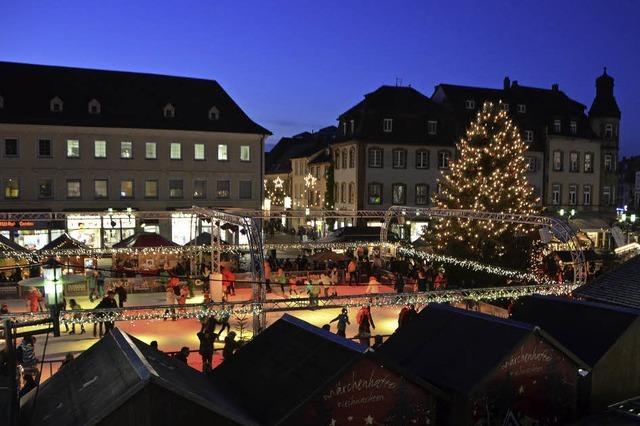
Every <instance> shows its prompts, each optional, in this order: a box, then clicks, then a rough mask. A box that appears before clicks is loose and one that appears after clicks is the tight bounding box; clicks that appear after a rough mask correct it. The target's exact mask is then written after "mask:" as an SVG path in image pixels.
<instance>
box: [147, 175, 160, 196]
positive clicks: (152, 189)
mask: <svg viewBox="0 0 640 426" xmlns="http://www.w3.org/2000/svg"><path fill="white" fill-rule="evenodd" d="M144 198H158V181H157V180H155V179H150V180H145V181H144Z"/></svg>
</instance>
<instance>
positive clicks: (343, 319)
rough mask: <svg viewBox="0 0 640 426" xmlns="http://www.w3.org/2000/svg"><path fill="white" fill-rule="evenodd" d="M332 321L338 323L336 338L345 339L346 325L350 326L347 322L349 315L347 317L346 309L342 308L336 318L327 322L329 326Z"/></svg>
mask: <svg viewBox="0 0 640 426" xmlns="http://www.w3.org/2000/svg"><path fill="white" fill-rule="evenodd" d="M334 321H338V329H337V330H336V334H337V335H338V336H342V337H347V333H346V332H347V325H350V324H351V323H350V322H349V315H348V311H347V308H342V311H341V312H340V314H338V316H337V317H335V318H334V319H332V320H331V321H329V324H331V323H332V322H334Z"/></svg>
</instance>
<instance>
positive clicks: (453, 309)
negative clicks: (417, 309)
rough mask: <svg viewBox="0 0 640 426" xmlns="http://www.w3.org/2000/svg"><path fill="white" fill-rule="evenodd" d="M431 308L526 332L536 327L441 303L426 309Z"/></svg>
mask: <svg viewBox="0 0 640 426" xmlns="http://www.w3.org/2000/svg"><path fill="white" fill-rule="evenodd" d="M433 308H436V309H439V310H442V311H448V312H455V313H457V314H460V315H465V316H468V317H473V318H476V319H480V320H485V321H488V322H493V323H498V324H502V325H506V326H509V327H513V328H520V329H523V330H527V331H534V330H535V328H536V326H535V325H533V324H529V323H526V322H522V321H517V320H514V319H511V318H501V317H497V316H494V315H490V314H485V313H483V312H477V311H470V310H467V309H463V308H457V307H455V306H450V305H444V304H441V303H436V304H432V305H429V306H428V307H427V308H426V309H433Z"/></svg>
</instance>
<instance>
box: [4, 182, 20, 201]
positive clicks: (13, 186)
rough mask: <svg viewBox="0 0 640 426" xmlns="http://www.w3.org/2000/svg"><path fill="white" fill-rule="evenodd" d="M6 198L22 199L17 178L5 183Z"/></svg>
mask: <svg viewBox="0 0 640 426" xmlns="http://www.w3.org/2000/svg"><path fill="white" fill-rule="evenodd" d="M4 198H7V199H16V198H20V183H19V182H18V179H16V178H8V179H5V181H4Z"/></svg>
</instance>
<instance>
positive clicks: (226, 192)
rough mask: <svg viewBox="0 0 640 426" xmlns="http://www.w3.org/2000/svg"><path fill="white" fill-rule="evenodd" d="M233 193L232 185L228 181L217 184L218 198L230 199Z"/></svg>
mask: <svg viewBox="0 0 640 426" xmlns="http://www.w3.org/2000/svg"><path fill="white" fill-rule="evenodd" d="M230 192H231V183H230V182H229V181H228V180H219V181H218V182H217V184H216V197H217V198H229V197H230V195H231V194H230Z"/></svg>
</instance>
